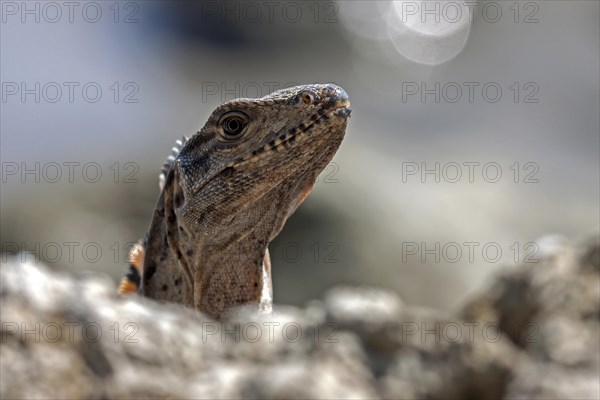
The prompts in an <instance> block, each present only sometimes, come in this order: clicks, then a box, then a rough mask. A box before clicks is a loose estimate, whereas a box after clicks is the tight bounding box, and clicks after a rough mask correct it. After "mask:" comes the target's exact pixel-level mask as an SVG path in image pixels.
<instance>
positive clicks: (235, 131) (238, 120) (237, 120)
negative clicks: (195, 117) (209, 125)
mask: <svg viewBox="0 0 600 400" xmlns="http://www.w3.org/2000/svg"><path fill="white" fill-rule="evenodd" d="M247 126H248V116H247V115H246V114H244V113H241V112H237V111H234V112H230V113H227V114H225V115H223V116H222V117H221V120H220V121H219V133H220V134H221V137H222V138H223V139H225V140H235V139H239V138H240V137H242V136H243V135H244V133H245V132H246V127H247Z"/></svg>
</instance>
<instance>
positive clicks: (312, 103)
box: [173, 84, 350, 239]
mask: <svg viewBox="0 0 600 400" xmlns="http://www.w3.org/2000/svg"><path fill="white" fill-rule="evenodd" d="M349 106H350V103H349V100H348V95H347V94H346V92H345V91H344V90H343V89H342V88H340V87H339V86H336V85H333V84H326V85H306V86H297V87H293V88H289V89H284V90H280V91H277V92H274V93H272V94H271V95H269V96H266V97H263V98H260V99H238V100H232V101H229V102H226V103H224V104H222V105H221V106H219V107H217V108H216V109H215V110H214V111H213V112H212V114H211V116H210V117H209V118H208V121H207V122H206V124H205V125H204V127H203V128H202V130H201V131H200V132H198V133H197V134H196V135H195V136H194V137H192V138H191V139H190V140H189V141H188V142H187V143H186V144H185V146H184V147H183V148H182V150H181V152H180V154H179V157H178V158H177V160H176V161H175V163H174V167H173V169H175V170H176V176H177V182H176V185H178V186H179V188H177V190H176V191H177V194H178V196H179V197H175V206H176V209H177V211H176V213H177V214H178V222H179V223H180V224H182V225H184V228H186V229H189V231H190V232H189V233H191V234H193V233H200V234H203V235H207V234H210V233H211V232H214V231H215V230H217V231H218V230H223V229H226V223H227V221H230V220H234V219H236V218H238V219H239V218H240V216H242V215H247V213H248V212H252V211H253V209H254V207H256V205H257V203H258V202H260V201H262V200H261V198H262V197H263V196H265V195H267V194H269V193H270V192H271V191H273V190H277V188H280V189H279V190H281V191H284V190H292V189H295V190H296V191H299V192H302V193H304V191H305V190H306V189H308V188H306V187H303V186H306V185H310V186H312V184H313V183H314V180H315V179H316V177H317V175H318V174H319V173H320V172H321V171H322V170H323V168H325V166H326V165H327V163H329V161H330V160H331V158H332V157H333V155H334V153H335V152H336V151H337V149H338V147H339V145H340V143H341V141H342V139H343V137H344V132H345V128H346V123H347V121H348V117H349V115H350V108H349ZM297 186H300V187H297ZM281 195H282V196H283V197H286V198H287V199H288V201H289V202H290V204H289V206H286V207H283V210H278V211H280V212H283V211H285V210H293V209H295V208H296V206H297V205H298V204H295V203H296V197H297V196H296V195H295V194H294V193H285V192H284V193H281ZM279 206H282V205H281V204H280V205H279ZM272 211H274V210H272ZM286 217H287V214H286ZM269 239H271V238H269Z"/></svg>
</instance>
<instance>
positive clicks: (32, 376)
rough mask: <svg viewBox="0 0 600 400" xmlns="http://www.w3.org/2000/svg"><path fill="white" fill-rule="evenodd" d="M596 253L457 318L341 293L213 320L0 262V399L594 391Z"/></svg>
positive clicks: (598, 359) (598, 356)
mask: <svg viewBox="0 0 600 400" xmlns="http://www.w3.org/2000/svg"><path fill="white" fill-rule="evenodd" d="M599 254H600V246H599V245H598V243H594V244H593V245H590V246H587V247H586V248H585V249H583V250H582V251H577V250H574V249H572V248H562V249H559V250H557V251H555V252H553V253H552V254H549V255H547V256H546V257H545V258H544V259H542V260H541V261H540V262H539V263H536V264H523V265H520V266H517V267H514V268H507V269H505V271H504V272H503V273H502V274H501V275H499V276H498V277H497V278H496V279H495V280H494V281H493V283H492V285H491V287H490V288H489V290H487V291H485V292H483V293H482V294H481V295H480V296H479V297H478V298H475V299H473V301H472V302H470V303H469V304H468V305H467V306H466V307H465V308H464V310H462V312H461V313H460V315H450V314H445V313H441V312H438V311H435V310H430V309H424V308H419V307H413V306H407V305H405V304H403V302H402V301H401V300H400V299H399V298H398V297H397V296H396V295H395V294H394V293H392V292H388V291H384V290H380V289H374V288H350V287H340V288H335V289H333V290H331V291H330V292H329V293H328V294H327V296H326V297H325V299H324V300H323V301H314V302H312V303H310V304H308V305H307V306H306V307H305V308H302V309H299V308H292V307H275V312H274V314H272V315H256V314H254V313H253V312H251V311H249V310H243V309H242V310H238V311H236V312H234V313H232V315H231V316H230V318H229V319H228V320H227V322H225V323H223V324H219V323H216V322H214V321H211V320H210V319H208V318H206V317H203V316H202V315H199V314H197V313H194V312H192V311H190V310H186V309H183V308H181V307H178V306H172V305H171V306H168V305H160V304H156V303H154V302H151V301H147V300H143V299H139V298H128V299H119V298H117V297H116V296H115V295H114V285H113V284H112V282H110V281H108V280H106V279H104V278H102V277H99V276H96V275H83V276H78V277H73V276H70V275H69V276H67V275H59V274H56V273H54V272H50V271H48V270H47V269H46V268H45V267H43V266H40V265H31V264H23V263H18V262H16V261H14V260H13V261H10V262H8V263H5V264H3V265H2V268H1V271H2V276H1V277H2V286H1V290H0V295H1V301H2V310H1V318H2V342H1V346H0V357H1V358H0V360H1V364H0V372H1V385H0V397H2V398H3V399H9V398H27V399H31V398H121V397H127V398H148V397H150V398H152V397H156V398H394V399H398V398H406V399H416V398H428V399H452V398H457V399H458V398H478V399H479V398H482V399H496V398H519V399H521V398H523V399H524V398H527V399H531V398H540V399H541V398H560V399H566V398H577V399H582V398H589V399H597V398H599V397H600V382H599V373H600V344H599V340H598V338H599V334H600V330H599V327H600V323H599V322H600V321H599V318H600V317H599V316H600V285H599V284H600V261H599V257H600V256H599Z"/></svg>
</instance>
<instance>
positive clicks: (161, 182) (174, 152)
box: [158, 135, 190, 191]
mask: <svg viewBox="0 0 600 400" xmlns="http://www.w3.org/2000/svg"><path fill="white" fill-rule="evenodd" d="M188 140H190V139H189V138H188V137H187V136H185V135H184V136H182V137H181V139H178V140H176V141H175V146H173V147H172V148H171V155H169V157H167V161H166V162H165V163H164V164H163V166H162V170H161V171H160V174H159V175H158V187H159V189H160V190H161V191H162V190H163V188H164V187H165V182H166V180H167V175H168V174H169V171H170V170H171V166H172V165H173V163H174V162H175V159H176V158H177V156H178V155H179V152H180V151H181V149H182V148H183V146H184V145H185V144H186V143H187V141H188Z"/></svg>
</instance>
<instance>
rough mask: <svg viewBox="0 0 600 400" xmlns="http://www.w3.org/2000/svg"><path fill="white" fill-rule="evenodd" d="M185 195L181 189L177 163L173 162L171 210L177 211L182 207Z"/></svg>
mask: <svg viewBox="0 0 600 400" xmlns="http://www.w3.org/2000/svg"><path fill="white" fill-rule="evenodd" d="M184 203H185V195H184V193H183V188H182V187H181V176H180V172H179V163H178V162H175V165H174V166H173V208H174V209H175V210H176V211H177V210H180V209H181V207H183V205H184Z"/></svg>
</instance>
